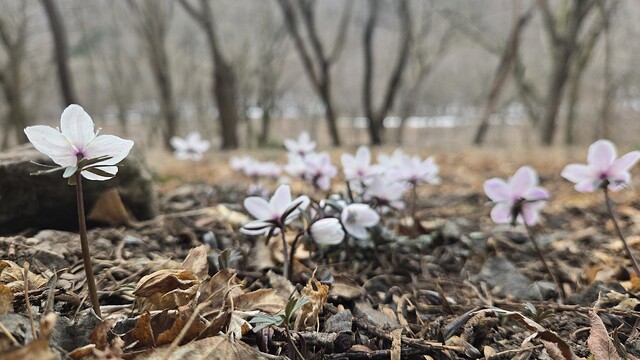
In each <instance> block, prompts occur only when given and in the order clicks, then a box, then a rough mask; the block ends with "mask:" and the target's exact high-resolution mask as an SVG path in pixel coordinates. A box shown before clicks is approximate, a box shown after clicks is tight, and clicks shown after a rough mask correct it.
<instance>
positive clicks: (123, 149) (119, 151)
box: [84, 135, 133, 165]
mask: <svg viewBox="0 0 640 360" xmlns="http://www.w3.org/2000/svg"><path fill="white" fill-rule="evenodd" d="M132 147H133V141H131V140H125V139H122V138H119V137H117V136H115V135H100V136H97V137H96V138H95V139H93V141H92V142H91V143H90V144H89V145H87V147H86V148H85V151H84V155H85V157H86V158H88V159H95V158H97V157H100V156H111V159H109V160H105V161H101V162H100V164H105V165H115V164H117V163H119V162H120V161H122V160H123V159H124V158H125V157H127V155H129V151H131V148H132Z"/></svg>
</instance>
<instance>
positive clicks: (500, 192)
mask: <svg viewBox="0 0 640 360" xmlns="http://www.w3.org/2000/svg"><path fill="white" fill-rule="evenodd" d="M484 193H485V194H487V196H488V197H489V199H491V201H495V202H498V201H505V200H511V189H510V188H509V185H507V183H506V182H505V181H504V180H502V179H499V178H493V179H489V180H487V181H485V182H484Z"/></svg>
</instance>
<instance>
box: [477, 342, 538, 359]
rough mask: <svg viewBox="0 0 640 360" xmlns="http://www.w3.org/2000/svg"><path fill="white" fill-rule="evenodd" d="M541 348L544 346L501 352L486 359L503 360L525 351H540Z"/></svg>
mask: <svg viewBox="0 0 640 360" xmlns="http://www.w3.org/2000/svg"><path fill="white" fill-rule="evenodd" d="M541 347H542V345H533V346H529V347H526V348H520V349H511V350H505V351H501V352H498V353H495V354H493V355H489V356H487V357H486V359H487V360H490V359H498V358H501V357H502V356H504V355H509V354H514V355H516V354H519V353H522V352H525V351H530V350H534V349H539V348H541Z"/></svg>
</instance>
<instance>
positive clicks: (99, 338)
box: [89, 319, 115, 350]
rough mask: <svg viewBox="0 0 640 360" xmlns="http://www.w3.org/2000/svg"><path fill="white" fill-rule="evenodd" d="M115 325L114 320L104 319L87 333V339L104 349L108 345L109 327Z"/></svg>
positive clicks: (98, 347)
mask: <svg viewBox="0 0 640 360" xmlns="http://www.w3.org/2000/svg"><path fill="white" fill-rule="evenodd" d="M113 325H115V320H113V319H106V320H104V321H103V322H101V323H100V324H98V326H96V328H95V329H93V331H92V332H91V334H89V340H90V341H91V343H92V344H95V345H96V348H97V349H100V350H104V349H106V348H107V346H108V345H109V335H110V334H112V333H111V329H112V328H113Z"/></svg>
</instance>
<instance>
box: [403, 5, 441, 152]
mask: <svg viewBox="0 0 640 360" xmlns="http://www.w3.org/2000/svg"><path fill="white" fill-rule="evenodd" d="M433 22H434V21H433V8H432V7H431V6H426V7H425V8H424V12H423V15H422V19H421V21H420V24H419V27H418V29H416V31H415V35H412V38H413V39H414V40H413V41H412V46H411V50H410V58H411V60H412V61H411V63H413V66H410V67H409V70H413V72H412V73H410V75H409V76H408V79H410V80H408V81H405V82H404V83H405V84H406V86H404V87H403V90H404V91H403V92H402V94H401V103H400V105H399V112H400V124H399V126H398V131H397V132H396V143H397V144H399V145H401V144H402V140H403V138H404V129H405V127H406V123H407V120H408V119H409V117H410V116H411V115H413V114H414V113H415V110H416V106H417V105H418V103H419V100H420V96H421V94H422V92H421V90H422V88H423V87H424V83H425V81H426V80H427V78H428V77H429V75H431V73H432V72H433V70H434V68H435V67H436V66H437V65H438V64H439V63H440V61H441V60H442V59H444V57H445V54H446V53H447V51H448V50H449V49H450V45H451V42H452V39H453V37H454V36H453V35H454V31H453V27H451V26H449V27H447V28H446V29H445V30H444V32H443V33H442V35H441V36H440V38H439V39H438V40H437V44H436V45H435V48H434V49H431V48H429V47H428V46H427V42H428V40H429V38H432V37H433V36H432V34H431V33H432V32H433V29H432V27H433ZM410 65H411V64H410Z"/></svg>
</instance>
